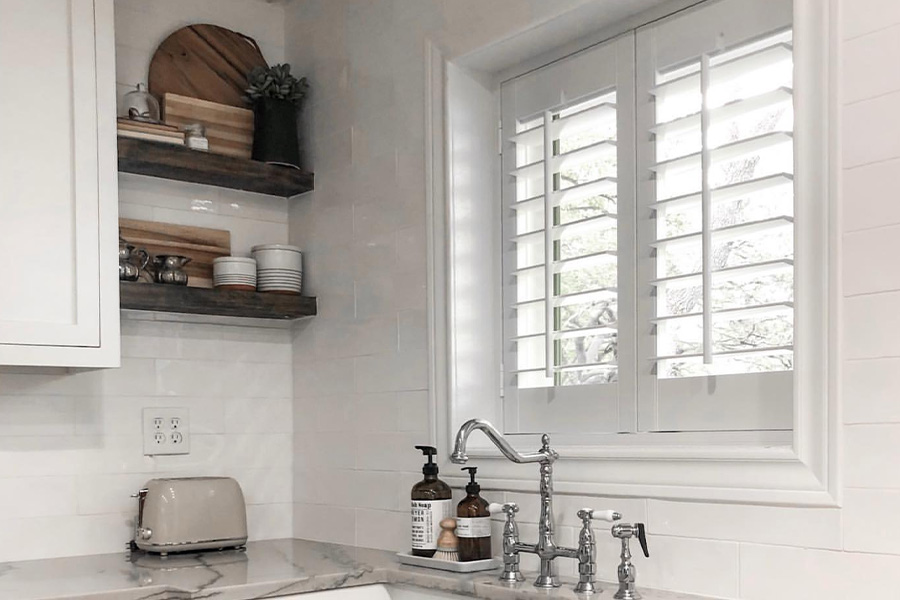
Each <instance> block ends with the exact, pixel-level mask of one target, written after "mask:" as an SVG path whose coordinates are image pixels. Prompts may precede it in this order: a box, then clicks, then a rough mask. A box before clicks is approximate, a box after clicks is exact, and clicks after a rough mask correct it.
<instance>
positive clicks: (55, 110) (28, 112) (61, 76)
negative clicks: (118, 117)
mask: <svg viewBox="0 0 900 600" xmlns="http://www.w3.org/2000/svg"><path fill="white" fill-rule="evenodd" d="M94 29H95V26H94V3H93V2H92V1H91V0H3V2H2V3H0V81H3V82H4V85H3V87H4V92H3V94H0V263H2V265H3V266H2V268H0V278H2V281H0V343H4V344H27V345H52V346H99V344H100V299H99V290H100V273H99V198H98V191H99V190H98V176H97V174H98V158H97V152H98V139H97V136H98V133H97V132H98V129H97V125H98V123H97V76H96V61H95V59H96V56H95V45H94V44H95V38H94V36H95V30H94Z"/></svg>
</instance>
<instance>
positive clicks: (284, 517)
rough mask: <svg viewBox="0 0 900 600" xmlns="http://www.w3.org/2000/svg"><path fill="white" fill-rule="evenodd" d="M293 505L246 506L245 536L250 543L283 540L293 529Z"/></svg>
mask: <svg viewBox="0 0 900 600" xmlns="http://www.w3.org/2000/svg"><path fill="white" fill-rule="evenodd" d="M293 512H294V505H293V504H291V503H290V502H283V503H281V504H249V505H247V535H248V537H249V539H250V541H256V540H272V539H279V538H283V537H285V536H286V535H287V533H286V532H287V531H291V530H292V529H293Z"/></svg>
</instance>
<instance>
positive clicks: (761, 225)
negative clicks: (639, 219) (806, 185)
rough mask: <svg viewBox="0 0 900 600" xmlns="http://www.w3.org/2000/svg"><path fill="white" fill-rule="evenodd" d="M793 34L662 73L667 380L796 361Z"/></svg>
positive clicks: (656, 131)
mask: <svg viewBox="0 0 900 600" xmlns="http://www.w3.org/2000/svg"><path fill="white" fill-rule="evenodd" d="M792 77H793V73H792V46H791V32H790V31H783V32H779V33H777V34H770V35H768V36H766V37H763V38H760V39H758V40H755V41H753V42H750V43H746V44H743V45H741V46H739V47H736V48H730V49H727V50H723V51H718V52H715V53H711V54H705V55H702V56H699V57H697V58H696V59H695V60H694V61H688V62H687V63H681V64H679V65H678V66H677V67H676V68H673V69H668V70H660V71H659V72H657V78H656V84H655V87H653V89H652V90H651V95H652V97H653V98H654V100H655V115H656V123H655V125H654V126H653V127H652V128H651V133H652V135H653V136H654V141H655V148H656V162H655V164H653V165H651V166H650V167H649V168H650V170H651V172H652V173H653V175H654V178H655V187H656V201H655V202H654V203H653V204H652V205H651V206H650V208H651V211H652V213H653V214H654V215H655V219H656V220H655V223H656V225H655V227H656V240H655V241H653V242H652V243H651V244H650V248H649V251H650V252H652V253H653V254H654V256H655V261H656V262H655V264H656V278H655V279H654V280H653V281H652V282H651V283H652V285H653V287H654V288H655V289H656V298H655V306H656V316H655V318H653V319H652V320H651V322H652V324H653V326H654V327H655V332H656V336H655V339H656V353H655V354H656V356H655V357H653V358H652V360H654V361H655V363H656V365H657V377H659V378H663V379H665V378H677V377H688V376H697V375H712V374H717V375H722V374H732V373H754V372H771V371H782V370H790V369H791V368H792V364H793V318H794V304H793V301H794V298H793V258H794V255H793V234H794V206H793V138H792V129H793V105H792V100H793V96H792Z"/></svg>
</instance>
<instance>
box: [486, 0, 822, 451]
mask: <svg viewBox="0 0 900 600" xmlns="http://www.w3.org/2000/svg"><path fill="white" fill-rule="evenodd" d="M792 8H793V7H792V2H791V0H710V1H709V2H706V3H703V4H701V5H699V6H697V7H695V8H693V9H690V10H686V11H682V12H680V13H677V14H675V15H673V16H671V17H668V18H666V19H662V20H660V21H656V22H654V23H653V24H651V25H648V26H646V27H643V28H640V29H638V30H636V31H635V32H634V33H632V34H628V35H625V36H621V37H619V38H617V39H615V40H613V41H611V42H608V43H605V44H602V45H599V46H595V47H592V48H589V49H587V50H585V51H583V52H580V53H577V54H575V55H572V56H570V57H567V58H565V59H562V60H560V61H557V62H555V63H552V64H550V65H547V66H546V67H543V68H540V69H537V70H534V71H531V72H529V73H526V74H525V75H522V76H520V77H517V78H515V79H512V80H510V81H507V82H504V83H503V84H502V86H501V106H500V108H501V144H502V146H501V153H502V161H501V162H502V170H501V191H502V248H503V251H502V272H503V284H502V288H503V300H502V310H503V336H502V342H503V351H502V363H503V365H502V367H503V373H502V376H503V394H504V399H503V421H504V426H505V429H506V431H507V432H508V433H523V434H525V433H535V432H543V431H549V432H564V433H567V434H604V433H611V432H656V431H748V430H749V431H760V430H768V431H789V430H791V429H792V427H793V422H792V421H793V397H794V377H793V365H794V360H795V356H796V354H797V352H798V349H797V348H795V342H794V331H795V319H797V318H798V317H799V318H802V315H798V314H797V311H798V308H797V303H796V299H795V290H794V279H795V277H794V276H795V269H798V268H801V267H802V265H799V263H798V262H797V259H798V257H797V256H795V251H794V249H795V246H796V245H797V244H796V241H795V238H797V237H798V236H797V235H795V234H796V233H797V231H798V228H802V227H804V226H807V227H809V226H810V225H808V224H810V223H813V221H814V219H811V218H810V213H809V211H814V210H815V206H807V204H809V202H808V201H806V200H805V201H804V202H805V203H804V205H802V206H801V205H799V204H798V203H797V201H796V199H795V194H794V179H795V162H796V160H795V145H794V135H793V133H794V92H793V83H794V82H793V80H794V67H793V35H792V29H791V26H792V18H793V17H792ZM804 215H805V216H804ZM799 231H802V232H807V230H803V229H800V230H799ZM805 235H807V236H808V235H809V234H808V233H805ZM801 239H802V238H801ZM807 256H809V255H808V253H807ZM806 260H810V259H809V258H807V259H806ZM801 272H805V271H801ZM579 439H583V440H585V439H589V438H588V437H584V436H582V437H581V438H579ZM596 439H598V440H599V439H600V438H596ZM598 443H601V442H598Z"/></svg>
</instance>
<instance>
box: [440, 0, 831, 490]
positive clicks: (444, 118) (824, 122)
mask: <svg viewBox="0 0 900 600" xmlns="http://www.w3.org/2000/svg"><path fill="white" fill-rule="evenodd" d="M681 4H682V5H683V4H684V3H683V2H682V3H681ZM836 4H837V3H836V0H829V3H828V10H822V6H821V3H820V2H818V0H795V1H794V25H793V27H794V40H795V42H794V44H795V45H794V64H795V81H794V84H795V91H794V102H795V107H797V110H796V115H797V118H796V120H795V145H794V152H795V161H796V162H799V163H801V164H803V165H805V166H804V168H802V169H797V174H798V175H797V177H795V193H796V194H798V195H800V194H803V195H804V198H810V197H815V198H819V199H820V203H819V205H820V206H821V207H822V208H823V210H820V211H816V213H815V214H814V215H812V217H813V219H814V221H813V222H811V223H809V224H808V226H806V227H798V228H797V229H796V231H795V236H796V237H795V248H796V253H797V258H798V260H799V259H800V258H801V257H806V258H805V260H807V261H808V263H809V264H808V267H807V268H806V269H803V270H801V269H798V270H797V271H796V272H795V287H796V289H797V299H796V302H797V303H798V304H801V303H802V302H803V300H804V297H806V296H809V297H814V298H821V299H822V300H821V302H820V306H821V307H822V310H821V311H820V312H819V313H818V314H815V315H809V318H806V319H803V321H802V322H798V324H797V325H795V339H796V340H797V345H798V346H801V345H803V346H804V347H806V348H807V349H808V351H807V352H803V353H798V355H797V356H796V359H795V381H794V406H793V414H794V420H793V422H794V428H793V431H792V433H791V435H790V438H791V439H790V443H789V444H787V445H784V444H782V443H780V442H779V441H778V440H773V439H772V438H771V436H767V435H766V434H765V432H743V433H741V434H728V433H722V432H711V433H710V434H663V433H650V434H631V435H616V434H612V435H603V436H594V437H591V436H588V438H584V439H579V438H578V436H573V437H572V439H570V440H566V439H562V438H561V437H560V438H559V439H557V440H556V441H555V443H554V446H555V447H556V448H557V450H558V451H559V452H560V455H561V459H560V460H559V461H558V462H557V463H556V469H555V471H556V484H555V485H556V489H557V491H559V492H562V493H573V494H588V495H600V496H639V497H654V498H670V499H692V500H709V501H727V502H749V503H763V504H773V503H774V504H785V505H796V506H836V505H838V504H839V501H840V495H839V491H840V486H839V472H838V460H837V458H838V452H839V441H840V440H839V426H838V425H839V423H840V415H839V406H838V402H837V389H838V387H837V386H838V381H839V364H838V361H837V344H836V342H837V340H838V330H837V323H838V322H839V316H840V315H839V311H840V304H839V302H838V299H839V298H840V295H839V294H840V289H839V279H838V277H837V276H836V274H837V273H838V272H839V261H838V256H839V245H840V236H839V235H838V234H837V227H836V225H837V219H836V217H837V216H838V215H837V210H836V202H837V193H836V190H837V189H838V183H839V181H838V180H839V172H838V170H837V169H835V168H833V167H834V166H835V165H837V164H839V163H838V160H837V159H838V126H837V123H838V120H837V117H838V111H837V102H836V97H837V95H836V84H835V76H834V75H835V73H836V59H835V51H834V48H836V47H837V39H838V35H837V32H836V31H835V23H836V19H835V14H836V10H837V8H836ZM670 12H671V7H669V10H668V11H666V10H665V9H662V10H659V11H655V12H652V13H648V14H645V15H639V16H638V17H636V19H632V20H629V22H626V23H623V24H621V25H620V26H619V27H614V28H610V29H608V30H604V31H601V32H599V33H597V34H596V35H595V36H592V38H591V37H589V38H584V39H582V41H581V45H582V47H587V46H588V45H589V44H588V43H584V42H586V41H588V40H591V39H592V40H593V42H594V43H597V42H600V41H603V40H608V39H611V38H613V37H615V36H616V35H619V34H621V33H624V32H625V31H627V30H631V29H634V28H636V26H639V25H640V24H642V23H643V24H646V23H649V22H650V21H652V20H654V19H655V18H658V17H660V16H664V15H665V14H667V13H670ZM426 50H427V52H426V86H427V89H426V109H427V113H426V114H427V115H428V119H427V123H426V135H427V139H426V180H427V182H428V186H427V189H426V195H427V219H428V230H429V231H428V233H429V237H428V260H429V267H430V268H429V270H428V282H427V285H428V294H429V303H428V322H429V331H430V336H429V345H430V351H431V352H430V395H431V400H432V411H431V414H432V438H433V441H434V442H435V443H436V444H437V446H438V447H439V448H440V449H442V450H443V451H444V453H443V458H442V461H441V462H442V464H444V465H445V466H449V463H447V459H446V456H447V455H448V454H449V448H450V446H451V444H452V441H453V438H454V436H455V432H456V428H457V427H458V426H459V424H460V423H461V422H462V421H463V420H465V419H466V418H469V417H471V416H475V415H477V416H480V417H482V418H487V419H488V420H492V419H493V420H495V421H497V420H500V419H501V418H502V414H501V411H502V408H501V407H500V406H499V402H494V401H492V399H491V398H488V401H485V398H484V390H483V389H481V390H480V392H481V393H480V394H478V393H475V394H472V393H470V392H472V391H473V390H472V389H469V390H466V389H464V387H461V386H460V378H459V376H458V375H459V373H458V372H457V364H456V363H455V361H454V357H455V356H456V354H455V353H456V351H457V348H458V346H459V342H460V339H461V338H460V332H459V331H458V325H459V323H458V321H457V319H455V318H454V315H456V314H458V310H459V301H460V299H461V298H460V297H459V296H458V295H457V293H458V288H457V283H458V281H459V277H458V275H459V272H458V271H456V269H457V265H456V264H455V263H454V261H453V255H452V250H451V246H452V244H453V240H454V238H455V237H456V235H457V233H458V222H457V221H455V213H454V204H455V202H456V201H457V199H458V189H457V185H456V184H457V182H458V181H459V178H460V176H461V175H462V174H464V173H466V172H470V170H471V169H472V168H476V167H477V168H487V166H486V165H484V164H481V165H477V164H473V163H472V162H471V161H469V163H468V164H466V162H467V159H466V157H465V155H464V153H462V152H454V150H453V148H452V143H451V140H452V139H453V138H455V137H458V132H457V131H455V130H454V125H455V124H454V122H453V120H454V119H453V118H452V114H453V112H454V111H453V107H452V105H453V104H454V103H455V102H458V101H459V98H455V97H454V93H453V90H452V89H450V88H452V87H453V85H454V84H452V82H451V80H452V77H450V76H449V73H450V72H451V71H453V70H455V71H457V74H456V76H455V77H456V79H457V80H462V79H467V80H469V81H471V82H472V84H473V85H474V86H475V87H477V86H479V85H480V86H482V87H483V92H484V93H482V94H481V95H480V96H479V100H480V101H483V100H484V99H485V98H486V97H487V96H486V95H485V94H489V93H491V90H496V88H497V84H498V83H499V80H500V79H499V78H498V77H497V74H496V73H493V75H494V76H493V77H491V76H485V74H484V73H477V72H473V71H472V70H471V69H463V68H462V67H461V66H460V65H459V64H456V63H450V62H448V61H446V60H445V59H444V57H443V56H442V55H441V53H440V51H439V50H438V48H437V47H436V46H435V45H433V44H431V43H430V42H429V43H428V44H427V48H426ZM568 54H571V45H570V46H569V47H568V48H567V47H565V46H563V47H562V49H561V50H560V51H558V52H557V53H555V54H554V53H552V52H551V53H549V54H548V55H545V56H544V57H542V59H541V60H540V62H541V63H542V64H547V63H549V62H551V61H552V60H556V59H559V58H562V57H563V56H565V55H568ZM531 64H537V59H535V61H532V63H531ZM467 66H471V65H467ZM509 76H510V72H509V71H506V72H503V73H501V74H500V77H502V78H504V79H505V78H507V77H509ZM823 90H825V91H826V92H825V93H823ZM495 101H496V96H495ZM494 109H495V110H496V106H495V107H494ZM495 122H496V121H495ZM492 135H493V133H492ZM496 143H497V142H496V140H494V141H493V144H496ZM494 164H495V166H497V171H499V165H498V164H497V161H494ZM488 166H489V165H488ZM817 173H826V174H827V177H818V176H816V174H817ZM490 186H491V189H492V191H493V192H494V193H499V184H498V182H497V181H496V178H495V179H494V181H492V182H491V184H490ZM486 189H487V188H486ZM497 281H498V287H499V278H497ZM489 310H491V311H494V313H493V314H495V315H496V314H499V313H498V312H497V311H499V306H498V305H497V303H496V302H495V303H494V304H493V305H492V306H491V307H490V309H489ZM498 321H499V318H498ZM496 335H497V334H496V331H495V332H494V336H493V337H494V339H493V343H496ZM811 340H818V341H819V343H818V345H810V341H811ZM488 345H490V344H488ZM499 367H500V365H499V364H496V363H494V364H490V365H487V366H486V369H485V370H486V371H492V372H493V373H494V377H493V380H494V381H495V382H496V383H498V384H499V372H500V369H499ZM498 388H499V385H498ZM498 388H494V389H498ZM496 400H497V401H499V400H500V398H499V395H498V396H497V398H496ZM480 441H481V440H480V439H478V438H473V440H472V441H471V444H472V446H470V452H469V454H470V456H473V457H475V458H477V459H478V460H479V462H480V464H481V465H482V466H483V467H484V468H483V471H484V477H483V486H484V487H485V488H486V489H503V490H511V491H515V490H522V491H528V490H532V489H533V487H534V476H535V474H534V473H533V472H531V471H530V470H528V469H522V468H521V467H519V466H516V465H513V464H511V463H509V462H508V461H506V460H505V459H503V458H502V457H501V456H500V455H499V453H498V452H496V451H495V449H493V447H491V446H489V445H488V444H483V445H482V444H480V443H478V442H480ZM512 441H513V444H514V445H515V446H517V447H519V448H523V449H529V448H532V447H536V446H537V445H538V440H537V437H536V436H535V435H515V436H512ZM560 441H562V443H560ZM447 479H448V481H450V482H451V483H452V484H457V485H462V484H464V478H462V477H458V476H454V475H452V472H448V476H447Z"/></svg>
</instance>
